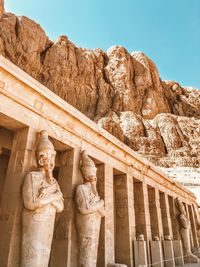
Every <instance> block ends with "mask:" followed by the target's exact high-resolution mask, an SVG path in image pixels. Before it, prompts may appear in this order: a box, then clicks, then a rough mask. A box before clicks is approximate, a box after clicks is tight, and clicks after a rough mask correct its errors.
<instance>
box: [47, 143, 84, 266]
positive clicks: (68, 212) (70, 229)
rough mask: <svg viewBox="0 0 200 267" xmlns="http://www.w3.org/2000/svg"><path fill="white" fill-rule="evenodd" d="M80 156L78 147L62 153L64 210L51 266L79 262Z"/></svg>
mask: <svg viewBox="0 0 200 267" xmlns="http://www.w3.org/2000/svg"><path fill="white" fill-rule="evenodd" d="M79 156H80V149H79V148H78V147H76V148H74V149H71V150H68V151H66V152H64V153H62V154H61V159H60V168H59V177H58V183H59V185H60V189H61V191H62V193H63V197H64V211H63V212H62V213H60V214H58V215H57V218H56V222H55V230H54V239H53V243H52V250H51V258H50V267H53V266H71V267H76V266H77V264H78V263H77V260H78V245H77V235H76V228H75V218H74V217H75V216H74V215H75V214H74V211H75V203H74V193H75V189H76V186H77V184H79V183H80V182H81V174H80V171H79Z"/></svg>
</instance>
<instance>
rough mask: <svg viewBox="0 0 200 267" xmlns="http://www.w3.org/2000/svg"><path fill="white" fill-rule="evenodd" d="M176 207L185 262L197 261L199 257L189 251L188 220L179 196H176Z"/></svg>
mask: <svg viewBox="0 0 200 267" xmlns="http://www.w3.org/2000/svg"><path fill="white" fill-rule="evenodd" d="M176 207H177V209H178V211H179V216H178V220H179V226H180V228H179V231H180V235H181V239H182V243H183V255H184V262H185V263H197V262H199V259H198V257H197V256H196V255H194V254H193V253H192V251H191V244H190V221H189V219H188V217H187V214H186V211H185V207H184V205H183V203H182V201H181V200H180V199H179V198H176Z"/></svg>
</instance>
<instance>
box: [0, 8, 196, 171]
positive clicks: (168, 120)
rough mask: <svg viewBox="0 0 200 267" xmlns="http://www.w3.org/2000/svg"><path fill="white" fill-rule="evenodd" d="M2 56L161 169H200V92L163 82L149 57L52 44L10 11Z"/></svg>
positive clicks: (1, 28) (0, 25)
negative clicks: (179, 167)
mask: <svg viewBox="0 0 200 267" xmlns="http://www.w3.org/2000/svg"><path fill="white" fill-rule="evenodd" d="M0 53H1V54H3V55H4V56H6V57H7V58H8V59H9V60H11V61H12V62H13V63H15V64H16V65H18V66H19V67H20V68H22V69H23V70H25V71H26V72H27V73H29V74H30V75H32V76H33V77H34V78H36V79H37V80H39V81H40V82H41V83H43V84H44V85H45V86H47V87H48V88H49V89H51V90H52V91H54V92H55V93H56V94H58V95H59V96H60V97H62V98H63V99H64V100H66V101H67V102H68V103H70V104H71V105H73V106H74V107H75V108H77V109H79V110H80V111H81V112H83V113H84V114H85V115H87V116H88V117H89V118H90V119H92V120H94V121H95V122H97V123H98V124H99V125H101V126H102V127H103V128H104V129H106V130H107V131H109V132H110V133H111V134H113V135H115V136H116V137H117V138H119V139H120V140H121V141H122V142H124V143H125V144H127V145H128V146H130V147H131V148H132V149H134V150H135V151H137V152H138V153H140V154H142V155H144V156H146V157H147V158H148V159H149V160H151V161H152V162H153V163H154V164H156V165H159V166H163V167H174V166H177V165H178V166H189V167H190V166H192V167H197V166H198V167H199V166H200V148H199V140H200V133H199V131H200V100H199V99H200V91H198V90H196V89H193V88H183V87H181V86H180V85H179V84H178V83H177V82H174V81H162V80H161V79H160V77H159V73H158V70H157V68H156V66H155V64H154V63H153V62H152V61H151V60H150V59H149V58H148V57H147V56H146V55H144V53H142V52H133V53H131V54H130V53H128V51H127V50H126V49H125V48H123V47H120V46H114V47H112V48H110V49H109V50H108V52H107V53H106V52H104V51H102V50H101V49H94V50H91V49H83V48H78V47H76V46H75V45H74V44H73V43H72V42H71V41H69V40H68V38H67V37H66V36H60V37H59V38H58V39H57V40H56V41H55V42H52V41H50V40H49V39H48V37H47V36H46V34H45V32H44V31H43V30H42V28H41V27H40V26H39V25H38V24H37V23H35V22H34V21H32V20H30V19H28V18H27V17H23V16H22V17H17V16H15V15H13V14H11V13H4V15H3V17H2V19H1V20H0Z"/></svg>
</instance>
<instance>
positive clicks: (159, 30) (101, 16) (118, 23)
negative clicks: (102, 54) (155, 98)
mask: <svg viewBox="0 0 200 267" xmlns="http://www.w3.org/2000/svg"><path fill="white" fill-rule="evenodd" d="M5 2H6V3H5V7H6V10H7V11H11V12H13V13H15V14H17V15H25V16H28V17H30V18H32V19H34V20H35V21H37V22H38V23H39V24H40V25H41V26H42V27H43V29H44V30H45V31H46V33H47V35H48V36H49V37H50V39H52V40H55V39H56V37H57V36H59V35H63V34H64V35H67V36H68V38H69V39H70V40H71V41H72V42H73V43H75V44H76V45H77V46H79V47H87V48H97V47H99V48H102V49H104V50H107V49H108V48H109V47H110V46H112V45H122V46H124V47H126V48H127V49H128V50H129V52H131V51H143V52H144V53H146V54H147V55H148V56H149V57H150V58H151V59H152V60H153V61H154V62H155V63H156V65H157V67H158V69H159V72H160V76H161V78H162V79H168V80H176V81H178V82H180V83H181V84H182V85H189V86H194V87H197V88H199V89H200V0H57V1H53V0H48V1H47V0H5Z"/></svg>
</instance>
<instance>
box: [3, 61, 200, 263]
mask: <svg viewBox="0 0 200 267" xmlns="http://www.w3.org/2000/svg"><path fill="white" fill-rule="evenodd" d="M41 131H42V132H41ZM0 162H1V164H0V267H20V266H21V267H22V266H23V267H55V266H58V267H78V266H82V267H95V266H98V267H106V266H110V267H112V266H116V267H117V266H128V267H133V266H135V267H139V266H150V265H148V264H151V263H152V264H154V265H152V266H156V267H161V266H167V267H173V266H175V265H179V266H183V265H184V262H185V263H197V262H199V258H198V257H199V241H200V239H199V234H198V231H199V230H198V229H199V225H200V220H199V214H198V208H197V205H196V197H195V195H194V194H193V193H191V192H190V191H189V190H188V189H186V188H185V187H184V186H182V185H180V184H179V183H177V182H175V181H174V180H172V179H170V178H169V177H167V176H166V174H165V173H164V172H162V171H161V170H160V169H159V168H156V167H154V166H153V165H152V164H151V163H149V162H148V161H147V160H144V159H143V158H142V157H141V156H138V155H137V154H136V153H135V152H134V151H133V150H131V149H130V148H129V147H127V146H126V145H124V144H123V143H122V142H120V141H119V140H118V139H116V138H115V137H114V136H112V135H111V134H109V133H108V132H107V131H105V130H104V129H102V128H101V127H99V126H98V125H97V124H95V123H94V122H92V121H91V120H90V119H88V118H87V117H86V116H85V115H83V114H82V113H80V112H79V111H78V110H76V109H75V108H73V107H72V106H70V105H69V104H68V103H67V102H65V101H64V100H63V99H61V98H60V97H59V96H57V95H56V94H55V93H53V92H52V91H50V90H49V89H47V88H46V87H44V86H43V85H41V84H40V83H39V82H38V81H36V80H35V79H33V78H32V77H31V76H29V75H28V74H26V73H25V72H24V71H22V70H21V69H19V68H18V67H16V66H15V65H14V64H13V63H11V62H10V61H8V60H7V59H5V58H4V57H2V56H0ZM38 248H40V249H39V251H38V252H37V249H38ZM164 262H165V265H164ZM155 263H156V264H155Z"/></svg>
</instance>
